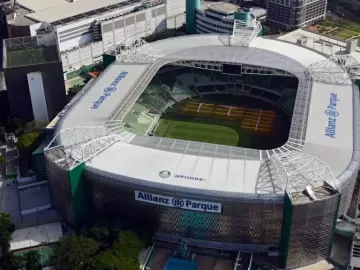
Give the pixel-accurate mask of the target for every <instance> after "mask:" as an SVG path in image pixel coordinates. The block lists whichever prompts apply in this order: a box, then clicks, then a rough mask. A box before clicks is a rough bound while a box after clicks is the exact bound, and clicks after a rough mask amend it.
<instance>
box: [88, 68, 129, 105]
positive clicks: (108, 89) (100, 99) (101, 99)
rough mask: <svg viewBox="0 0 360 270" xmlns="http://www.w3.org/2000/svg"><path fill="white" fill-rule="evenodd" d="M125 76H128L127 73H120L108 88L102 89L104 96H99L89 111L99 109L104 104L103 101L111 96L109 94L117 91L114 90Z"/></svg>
mask: <svg viewBox="0 0 360 270" xmlns="http://www.w3.org/2000/svg"><path fill="white" fill-rule="evenodd" d="M127 74H128V73H127V72H125V71H123V72H121V73H120V74H119V75H118V76H117V77H116V78H115V80H114V81H113V82H112V83H111V84H110V86H109V87H106V88H105V89H104V94H103V95H102V96H100V97H99V98H98V100H97V101H94V102H93V103H94V104H93V105H92V106H91V109H92V110H96V109H98V108H99V107H100V105H101V104H102V103H103V102H104V100H105V99H106V98H107V97H109V96H111V94H112V93H113V92H115V91H116V90H117V88H116V87H117V85H118V84H119V82H120V81H121V80H122V79H123V78H125V77H126V75H127Z"/></svg>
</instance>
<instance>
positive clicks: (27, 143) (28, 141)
mask: <svg viewBox="0 0 360 270" xmlns="http://www.w3.org/2000/svg"><path fill="white" fill-rule="evenodd" d="M40 135H41V132H39V131H35V132H29V133H25V134H23V135H21V136H20V137H19V138H18V142H17V145H18V147H19V148H20V150H22V151H24V152H27V151H29V150H31V149H32V148H33V147H34V145H35V143H36V142H37V140H38V139H39V136H40Z"/></svg>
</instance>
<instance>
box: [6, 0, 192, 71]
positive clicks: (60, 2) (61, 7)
mask: <svg viewBox="0 0 360 270" xmlns="http://www.w3.org/2000/svg"><path fill="white" fill-rule="evenodd" d="M16 8H17V9H16V10H15V11H14V14H15V15H14V16H12V17H11V18H12V19H11V20H9V19H8V23H11V30H12V31H14V32H16V31H15V30H14V28H16V27H17V25H16V24H17V22H18V24H19V25H18V28H21V30H22V32H24V31H23V29H24V27H25V28H26V27H28V28H29V30H28V32H29V33H30V34H31V35H36V33H37V32H39V30H43V29H41V28H44V25H51V26H52V27H53V30H54V31H55V33H56V36H57V42H58V48H59V51H60V53H61V60H62V63H63V69H64V72H67V71H71V70H74V69H77V68H79V67H81V66H83V65H89V64H92V63H94V62H97V61H98V60H100V59H101V56H102V54H103V53H104V52H105V51H107V50H108V49H109V48H110V47H112V46H113V45H114V44H117V43H120V42H121V41H123V40H124V39H125V38H126V37H128V36H134V35H137V36H140V37H144V36H147V35H151V34H154V33H157V32H161V31H163V30H165V29H170V28H178V27H180V26H182V25H183V24H184V11H185V1H184V0H128V1H127V0H101V1H99V0H78V1H73V2H67V1H65V0H17V2H16ZM20 14H21V16H20ZM24 22H26V24H27V26H26V25H25V26H24ZM42 22H45V23H46V24H44V23H42ZM20 24H21V25H20ZM25 32H26V31H25Z"/></svg>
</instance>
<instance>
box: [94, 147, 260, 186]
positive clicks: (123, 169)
mask: <svg viewBox="0 0 360 270" xmlns="http://www.w3.org/2000/svg"><path fill="white" fill-rule="evenodd" d="M112 160H116V162H110V161H112ZM88 165H89V166H91V167H92V168H95V169H99V170H103V171H106V172H109V173H113V174H117V175H123V176H127V177H131V178H137V179H142V180H146V181H152V182H157V183H162V184H168V185H175V186H181V187H192V188H197V189H206V190H220V191H228V192H244V193H255V186H256V180H257V174H258V171H259V167H260V161H244V160H230V159H220V158H211V157H202V156H192V155H184V154H178V153H171V152H167V151H161V150H155V149H151V148H143V147H140V146H135V145H130V144H125V143H120V142H119V143H116V144H114V145H113V146H112V147H110V148H108V149H106V150H105V151H103V152H101V153H100V154H99V155H98V156H96V157H95V158H94V159H93V160H92V161H91V162H89V164H88ZM162 171H168V172H170V174H171V175H170V177H167V178H162V177H160V172H162ZM200 179H201V180H200Z"/></svg>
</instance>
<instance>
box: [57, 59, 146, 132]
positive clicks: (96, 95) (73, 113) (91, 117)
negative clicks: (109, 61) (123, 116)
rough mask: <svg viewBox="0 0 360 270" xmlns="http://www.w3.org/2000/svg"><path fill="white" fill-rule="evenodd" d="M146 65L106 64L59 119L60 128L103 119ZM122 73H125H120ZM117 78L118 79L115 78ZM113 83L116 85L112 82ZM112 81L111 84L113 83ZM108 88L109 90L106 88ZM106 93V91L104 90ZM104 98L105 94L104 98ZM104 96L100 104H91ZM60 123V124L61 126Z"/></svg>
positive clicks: (139, 75) (84, 124)
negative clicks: (106, 66) (83, 93)
mask: <svg viewBox="0 0 360 270" xmlns="http://www.w3.org/2000/svg"><path fill="white" fill-rule="evenodd" d="M147 67H148V65H146V64H141V65H136V64H130V65H129V64H119V63H115V64H113V65H111V66H110V67H108V68H107V69H106V70H105V72H103V73H102V74H101V75H100V77H99V78H97V79H96V80H95V82H93V84H92V85H91V87H90V89H89V90H88V92H87V93H86V94H85V95H83V96H82V97H80V99H79V100H78V101H76V104H74V105H73V106H72V107H71V108H70V110H69V112H70V113H69V112H68V113H66V114H65V115H64V116H63V117H62V119H61V123H60V125H61V129H66V128H70V127H75V126H89V125H91V124H93V123H101V122H104V121H106V119H107V117H108V116H109V115H110V113H111V112H112V111H113V110H114V109H115V107H116V106H117V105H118V104H119V102H120V101H121V100H122V98H123V97H124V96H125V95H126V94H127V93H128V92H129V90H130V89H131V88H132V87H133V85H134V83H135V82H136V81H137V80H138V79H139V78H140V77H141V75H142V73H143V72H144V71H145V70H146V69H147ZM123 72H125V73H126V74H125V76H124V75H121V74H122V73H123ZM117 78H118V80H117ZM114 82H115V84H113V83H114ZM112 84H113V85H114V86H112ZM108 87H110V88H111V89H110V91H107V90H106V89H107V88H108ZM105 92H107V94H106V93H105ZM103 97H105V98H104V99H103ZM101 99H103V101H102V103H101V104H99V106H95V107H93V106H94V103H95V102H97V101H99V100H101ZM60 125H59V126H60Z"/></svg>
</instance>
